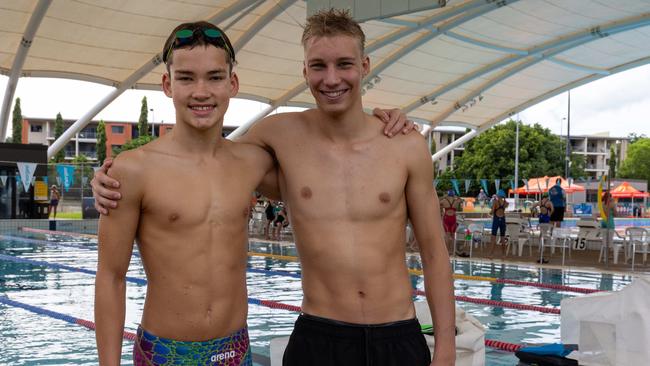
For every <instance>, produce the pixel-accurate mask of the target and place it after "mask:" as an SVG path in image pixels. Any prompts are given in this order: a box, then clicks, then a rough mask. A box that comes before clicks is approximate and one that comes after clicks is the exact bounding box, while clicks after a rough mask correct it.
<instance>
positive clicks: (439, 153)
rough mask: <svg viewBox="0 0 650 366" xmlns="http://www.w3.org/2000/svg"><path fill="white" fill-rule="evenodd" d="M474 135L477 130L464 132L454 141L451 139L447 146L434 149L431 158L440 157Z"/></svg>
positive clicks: (436, 158) (476, 133) (434, 159)
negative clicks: (434, 151)
mask: <svg viewBox="0 0 650 366" xmlns="http://www.w3.org/2000/svg"><path fill="white" fill-rule="evenodd" d="M476 135H478V130H472V131H470V132H468V133H466V134H464V135H463V136H461V137H460V138H459V139H457V140H454V141H453V142H452V143H450V144H449V145H447V146H445V147H443V148H442V149H440V150H438V151H436V153H435V154H433V155H432V156H431V160H433V161H436V160H438V159H440V158H441V157H443V156H444V155H445V154H447V153H448V152H450V151H451V150H453V149H454V148H455V147H456V146H460V145H461V144H463V143H464V142H465V141H469V140H471V139H472V138H473V137H474V136H476Z"/></svg>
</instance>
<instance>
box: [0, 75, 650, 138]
mask: <svg viewBox="0 0 650 366" xmlns="http://www.w3.org/2000/svg"><path fill="white" fill-rule="evenodd" d="M7 80H8V78H7V77H6V76H0V98H4V93H5V87H6V84H7ZM112 89H113V88H111V87H108V86H104V85H99V84H93V83H88V82H81V81H73V80H65V79H45V78H21V79H20V80H19V82H18V87H17V89H16V93H15V96H14V98H15V97H20V99H21V108H22V112H23V116H24V117H26V118H29V117H32V118H54V117H55V116H56V114H57V113H58V112H61V115H62V116H63V118H66V119H77V118H79V117H81V116H82V115H83V114H84V113H85V112H86V111H88V110H89V109H90V108H91V107H93V106H94V105H95V104H97V102H98V101H99V100H101V99H102V98H103V97H104V96H105V95H106V94H108V93H110V91H111V90H112ZM145 95H146V96H147V101H148V105H149V108H152V109H153V112H151V113H150V114H149V120H150V121H151V120H155V121H161V120H162V121H164V122H169V123H172V122H173V121H174V109H173V105H172V103H171V100H170V99H169V98H167V97H166V96H165V95H164V94H163V93H162V92H153V91H139V90H128V91H126V92H125V93H124V94H122V95H121V96H120V97H119V98H117V99H116V100H115V101H114V102H113V103H112V104H111V105H109V106H108V107H107V108H105V109H104V110H103V111H102V112H100V113H99V114H98V115H97V116H96V117H95V118H94V119H104V120H106V121H137V120H138V118H139V115H140V101H141V99H142V97H143V96H145ZM263 108H264V105H263V104H261V103H258V102H253V101H246V100H241V99H236V100H233V101H232V102H231V105H230V108H229V109H228V113H227V114H226V120H225V125H238V124H239V123H241V122H243V121H246V120H248V119H249V118H251V117H252V116H254V115H255V114H256V113H257V112H259V111H260V110H262V109H263ZM12 109H13V103H12ZM566 116H567V94H566V93H563V94H561V95H558V96H556V97H554V98H551V99H548V100H546V101H545V102H542V103H540V104H537V105H535V106H533V107H531V108H529V109H527V110H525V111H523V112H521V113H520V114H519V117H520V119H521V120H522V121H524V123H527V124H533V123H536V122H537V123H540V124H541V125H543V126H544V127H547V128H549V129H551V131H552V132H554V133H560V131H561V132H562V133H563V134H566V120H563V118H565V117H566ZM10 123H11V121H10ZM560 129H561V130H560ZM7 132H8V134H9V135H10V134H11V127H9V128H8V129H7ZM599 132H609V133H610V136H621V137H624V136H627V135H628V134H630V133H632V132H634V133H637V134H645V135H646V136H650V65H646V66H642V67H639V68H636V69H632V70H628V71H626V72H622V73H619V74H616V75H612V76H609V77H606V78H603V79H600V80H598V81H595V82H593V83H590V84H587V85H585V86H582V87H579V88H577V89H574V90H572V91H571V134H572V135H582V134H594V133H599Z"/></svg>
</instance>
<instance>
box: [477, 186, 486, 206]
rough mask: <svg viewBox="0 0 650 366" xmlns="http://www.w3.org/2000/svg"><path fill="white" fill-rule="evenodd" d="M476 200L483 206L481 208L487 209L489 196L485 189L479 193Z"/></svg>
mask: <svg viewBox="0 0 650 366" xmlns="http://www.w3.org/2000/svg"><path fill="white" fill-rule="evenodd" d="M476 200H477V201H478V202H479V203H480V204H481V207H485V205H486V204H487V201H488V195H487V194H486V193H485V191H484V190H483V188H481V189H480V190H479V191H478V196H476Z"/></svg>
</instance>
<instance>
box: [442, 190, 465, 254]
mask: <svg viewBox="0 0 650 366" xmlns="http://www.w3.org/2000/svg"><path fill="white" fill-rule="evenodd" d="M462 204H463V201H462V200H461V199H460V198H459V197H456V192H454V190H453V189H450V190H449V191H447V195H446V196H444V197H443V198H442V199H440V208H441V209H442V212H441V213H442V226H443V228H444V229H445V241H446V243H447V250H451V251H453V248H454V240H455V236H456V230H457V229H458V222H457V219H456V212H458V211H459V210H461V209H462ZM455 254H456V255H457V256H459V257H468V256H469V255H468V254H467V253H464V252H460V251H459V252H456V253H455Z"/></svg>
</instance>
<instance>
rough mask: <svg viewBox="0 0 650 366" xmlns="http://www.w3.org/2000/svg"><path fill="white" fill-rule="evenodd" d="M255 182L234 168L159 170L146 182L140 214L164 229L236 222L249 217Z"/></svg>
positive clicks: (210, 167) (209, 167) (208, 167)
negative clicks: (153, 177)
mask: <svg viewBox="0 0 650 366" xmlns="http://www.w3.org/2000/svg"><path fill="white" fill-rule="evenodd" d="M255 185H256V183H255V182H253V180H252V179H251V177H248V176H247V174H246V173H245V171H242V170H240V169H237V168H233V169H227V170H225V171H224V170H222V169H217V167H215V166H207V167H204V169H201V167H197V168H194V169H192V168H189V167H187V168H184V169H177V170H171V171H167V172H160V173H158V174H156V177H155V179H150V180H149V181H148V182H147V185H146V191H145V194H144V199H143V201H142V207H141V209H142V212H143V217H146V218H150V219H152V221H153V222H154V223H156V224H157V225H159V226H161V228H163V229H170V230H175V229H176V228H185V229H187V228H191V227H197V226H200V225H210V224H211V225H221V224H223V225H229V224H237V223H239V222H240V221H242V220H245V219H247V218H248V209H249V206H248V205H249V202H250V195H251V192H252V190H253V189H254V188H255Z"/></svg>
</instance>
